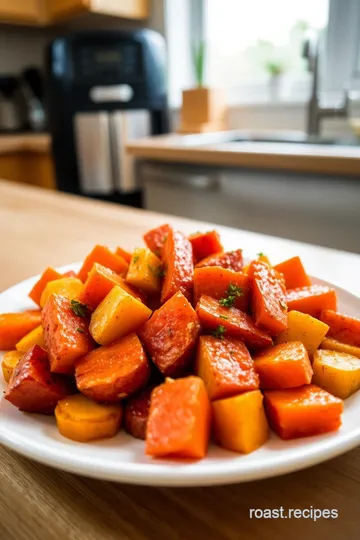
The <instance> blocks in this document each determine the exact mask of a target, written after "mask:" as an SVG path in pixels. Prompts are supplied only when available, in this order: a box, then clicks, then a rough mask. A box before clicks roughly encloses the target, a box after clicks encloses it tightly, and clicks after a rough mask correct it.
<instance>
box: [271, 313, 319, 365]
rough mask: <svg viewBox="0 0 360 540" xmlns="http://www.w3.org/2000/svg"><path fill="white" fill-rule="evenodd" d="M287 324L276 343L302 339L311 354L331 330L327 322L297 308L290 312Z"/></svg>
mask: <svg viewBox="0 0 360 540" xmlns="http://www.w3.org/2000/svg"><path fill="white" fill-rule="evenodd" d="M287 326H288V327H287V329H286V330H283V331H282V332H280V334H279V335H278V336H277V337H276V338H275V343H276V344H278V343H285V342H286V341H301V343H303V344H304V346H305V348H306V350H307V352H308V353H309V355H310V356H312V355H313V354H314V352H315V351H316V350H317V349H318V348H319V346H320V343H321V342H322V341H323V339H324V337H325V336H326V333H327V331H328V330H329V327H328V325H327V324H325V323H323V322H321V321H319V320H318V319H315V318H314V317H311V315H307V314H306V313H301V312H300V311H295V310H293V311H290V312H289V313H288V322H287Z"/></svg>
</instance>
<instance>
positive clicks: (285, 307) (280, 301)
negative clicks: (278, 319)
mask: <svg viewBox="0 0 360 540" xmlns="http://www.w3.org/2000/svg"><path fill="white" fill-rule="evenodd" d="M279 304H280V307H281V309H282V310H283V311H285V310H286V309H287V305H286V304H285V302H284V300H279Z"/></svg>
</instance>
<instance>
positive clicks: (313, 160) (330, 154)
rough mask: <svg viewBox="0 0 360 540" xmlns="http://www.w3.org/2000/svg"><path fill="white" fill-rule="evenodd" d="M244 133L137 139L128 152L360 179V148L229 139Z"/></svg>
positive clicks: (155, 157)
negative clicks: (233, 140) (234, 140)
mask: <svg viewBox="0 0 360 540" xmlns="http://www.w3.org/2000/svg"><path fill="white" fill-rule="evenodd" d="M241 133H242V132H241V131H237V132H228V133H226V132H222V133H218V134H216V133H213V134H207V135H179V134H169V135H160V136H155V137H148V138H144V139H137V140H133V141H131V142H130V143H128V145H127V150H128V152H129V153H130V154H131V155H133V156H135V157H137V158H143V159H147V160H155V161H167V162H182V163H193V164H195V163H196V164H203V165H218V166H228V167H241V168H250V169H268V170H269V169H272V170H283V171H293V172H306V173H321V174H331V175H343V176H353V177H357V178H360V146H345V145H339V146H338V145H332V144H328V145H327V144H305V143H294V142H253V141H239V142H231V140H229V139H231V138H232V137H233V138H236V135H237V134H238V135H241ZM274 133H275V132H272V134H274ZM217 139H220V140H218V141H217ZM221 139H222V140H221Z"/></svg>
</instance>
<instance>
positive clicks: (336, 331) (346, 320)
mask: <svg viewBox="0 0 360 540" xmlns="http://www.w3.org/2000/svg"><path fill="white" fill-rule="evenodd" d="M320 320H321V321H322V322H324V323H325V324H328V325H329V326H330V328H329V330H328V333H327V334H326V336H327V337H329V338H334V339H337V340H338V341H341V342H342V343H346V344H347V345H353V346H354V347H360V319H357V318H356V317H350V316H349V315H343V314H342V313H337V312H336V311H333V310H331V309H324V311H322V312H321V315H320Z"/></svg>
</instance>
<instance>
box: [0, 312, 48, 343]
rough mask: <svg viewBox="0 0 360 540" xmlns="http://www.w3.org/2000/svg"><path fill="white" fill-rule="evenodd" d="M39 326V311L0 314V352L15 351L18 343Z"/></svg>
mask: <svg viewBox="0 0 360 540" xmlns="http://www.w3.org/2000/svg"><path fill="white" fill-rule="evenodd" d="M39 324H41V311H40V310H37V309H36V310H35V309H34V310H29V311H23V312H21V313H2V314H0V351H9V350H10V349H15V346H16V344H17V343H18V341H20V339H22V338H23V337H24V336H26V334H28V333H29V332H31V330H34V328H36V327H37V326H39Z"/></svg>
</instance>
